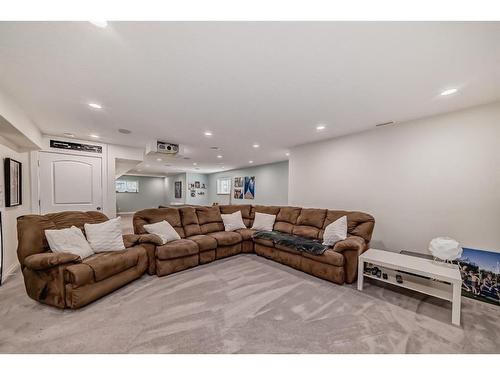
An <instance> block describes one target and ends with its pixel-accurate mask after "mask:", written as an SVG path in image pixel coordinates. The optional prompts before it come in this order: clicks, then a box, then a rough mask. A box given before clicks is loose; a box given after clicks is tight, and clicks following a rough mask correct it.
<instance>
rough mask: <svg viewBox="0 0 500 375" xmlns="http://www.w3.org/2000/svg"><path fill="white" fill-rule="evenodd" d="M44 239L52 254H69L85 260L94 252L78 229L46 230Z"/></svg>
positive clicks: (73, 227)
mask: <svg viewBox="0 0 500 375" xmlns="http://www.w3.org/2000/svg"><path fill="white" fill-rule="evenodd" d="M45 237H46V238H47V242H48V243H49V246H50V250H52V252H53V253H70V254H75V255H78V256H79V257H80V258H82V259H85V258H87V257H89V256H91V255H92V254H94V252H93V251H92V248H91V247H90V245H89V243H88V242H87V240H86V239H85V236H84V235H83V232H82V230H81V229H80V228H77V227H75V226H74V225H73V226H72V227H71V228H65V229H47V230H46V231H45Z"/></svg>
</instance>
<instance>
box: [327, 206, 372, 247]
mask: <svg viewBox="0 0 500 375" xmlns="http://www.w3.org/2000/svg"><path fill="white" fill-rule="evenodd" d="M344 215H345V216H347V234H348V235H351V236H358V237H361V238H363V239H364V240H365V241H366V242H367V243H368V242H370V240H371V238H372V233H373V228H374V226H375V219H374V218H373V216H372V215H370V214H367V213H364V212H359V211H341V210H328V211H327V214H326V219H325V223H324V225H323V229H322V230H321V232H320V237H319V238H321V239H322V238H323V232H324V229H325V228H326V227H327V225H328V224H330V223H333V222H334V221H335V220H337V219H339V218H340V217H342V216H344Z"/></svg>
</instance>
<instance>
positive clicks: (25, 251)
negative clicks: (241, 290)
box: [17, 205, 375, 309]
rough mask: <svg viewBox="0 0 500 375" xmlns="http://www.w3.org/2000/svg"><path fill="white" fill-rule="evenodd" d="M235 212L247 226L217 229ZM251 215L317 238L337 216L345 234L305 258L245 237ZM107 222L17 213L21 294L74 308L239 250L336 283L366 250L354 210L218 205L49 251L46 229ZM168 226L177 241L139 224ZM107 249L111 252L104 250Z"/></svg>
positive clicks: (167, 214)
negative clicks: (88, 245) (109, 244)
mask: <svg viewBox="0 0 500 375" xmlns="http://www.w3.org/2000/svg"><path fill="white" fill-rule="evenodd" d="M235 211H241V213H242V217H243V221H244V223H245V225H246V226H247V227H248V228H245V229H239V230H237V231H235V232H225V231H224V224H223V222H222V217H221V214H229V213H233V212H235ZM256 212H262V213H269V214H273V215H276V222H275V224H274V230H275V231H281V232H285V233H292V234H296V235H299V236H304V237H309V238H315V239H322V236H323V232H324V229H325V227H326V226H327V225H328V224H330V223H331V222H333V221H335V220H336V219H338V218H340V217H341V216H343V215H346V216H347V220H348V237H347V239H346V240H344V241H340V242H338V243H337V244H336V245H335V246H334V247H333V248H332V249H329V250H327V251H326V252H325V253H324V254H323V255H317V256H316V255H311V254H309V253H305V252H300V251H297V250H295V249H293V248H287V247H285V246H280V245H274V243H273V242H272V241H269V240H265V239H259V238H253V237H252V235H253V234H254V230H253V229H249V227H251V226H252V224H253V218H254V216H255V213H256ZM106 220H108V218H107V217H106V216H105V215H103V214H102V213H100V212H76V211H71V212H61V213H54V214H47V215H25V216H20V217H19V218H18V219H17V229H18V249H17V255H18V258H19V262H20V264H21V268H22V273H23V277H24V283H25V287H26V292H27V293H28V295H29V296H30V297H31V298H33V299H34V300H37V301H39V302H42V303H45V304H48V305H52V306H55V307H59V308H73V309H76V308H80V307H82V306H85V305H87V304H88V303H90V302H92V301H94V300H96V299H98V298H100V297H102V296H104V295H106V294H108V293H111V292H112V291H114V290H116V289H118V288H120V287H122V286H123V285H125V284H128V283H129V282H131V281H133V280H135V279H137V278H139V277H141V275H142V274H144V272H146V271H147V272H148V273H149V274H151V275H153V274H156V275H158V276H164V275H168V274H171V273H174V272H178V271H181V270H184V269H187V268H190V267H195V266H197V265H199V264H205V263H209V262H212V261H214V260H216V259H221V258H225V257H229V256H232V255H236V254H239V253H256V254H258V255H260V256H263V257H266V258H269V259H272V260H275V261H277V262H280V263H283V264H286V265H288V266H290V267H293V268H295V269H298V270H301V271H304V272H307V273H309V274H312V275H315V276H317V277H320V278H323V279H326V280H330V281H333V282H335V283H338V284H342V283H344V282H347V283H352V282H354V280H355V279H356V274H357V259H358V256H359V255H360V254H361V253H362V252H363V251H365V250H366V249H367V247H368V243H369V241H370V238H371V235H372V231H373V227H374V223H375V221H374V219H373V217H372V216H370V215H368V214H365V213H362V212H349V211H330V210H322V209H309V208H300V207H278V206H259V205H255V206H251V205H221V206H212V207H200V206H198V207H181V208H158V209H146V210H142V211H138V212H137V213H136V214H135V215H134V219H133V221H134V231H135V233H136V234H126V235H124V236H123V240H124V244H125V247H126V249H125V250H121V251H110V252H105V253H99V254H94V255H92V256H90V257H88V258H85V259H83V260H82V259H81V258H80V257H79V256H77V255H73V254H70V253H52V252H51V251H50V248H49V246H48V243H47V239H46V238H45V233H44V231H45V230H46V229H62V228H69V227H71V226H72V225H75V226H76V227H78V228H80V229H81V230H82V231H84V224H85V223H101V222H104V221H106ZM162 220H166V221H168V222H169V223H170V224H171V225H172V226H173V227H174V228H175V230H176V231H177V233H179V236H180V237H181V239H179V240H175V241H171V242H169V243H167V244H165V245H162V244H161V240H160V238H159V237H158V236H156V235H152V234H147V233H146V231H145V230H144V227H143V226H144V224H150V223H156V222H159V221H162ZM110 250H112V249H110Z"/></svg>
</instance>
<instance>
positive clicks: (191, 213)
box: [179, 207, 201, 237]
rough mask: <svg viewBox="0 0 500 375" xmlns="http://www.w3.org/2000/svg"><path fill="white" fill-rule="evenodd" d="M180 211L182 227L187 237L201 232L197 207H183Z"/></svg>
mask: <svg viewBox="0 0 500 375" xmlns="http://www.w3.org/2000/svg"><path fill="white" fill-rule="evenodd" d="M179 211H180V213H181V221H182V227H183V228H184V233H185V235H186V237H190V236H196V235H198V234H201V228H200V223H199V222H198V216H197V215H196V208H195V207H182V208H179Z"/></svg>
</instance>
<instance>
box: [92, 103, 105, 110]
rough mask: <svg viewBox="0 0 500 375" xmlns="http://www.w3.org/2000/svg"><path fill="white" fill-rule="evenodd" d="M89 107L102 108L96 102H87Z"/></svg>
mask: <svg viewBox="0 0 500 375" xmlns="http://www.w3.org/2000/svg"><path fill="white" fill-rule="evenodd" d="M89 107H92V108H95V109H102V105H100V104H97V103H89Z"/></svg>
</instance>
